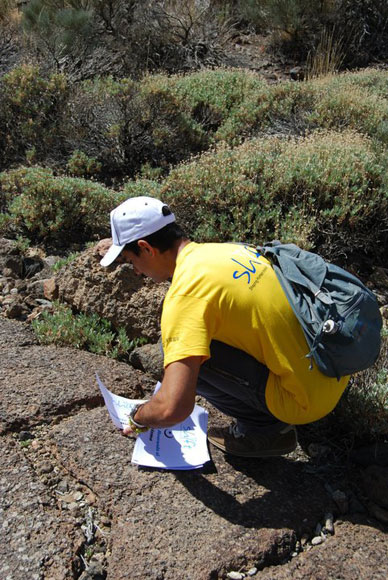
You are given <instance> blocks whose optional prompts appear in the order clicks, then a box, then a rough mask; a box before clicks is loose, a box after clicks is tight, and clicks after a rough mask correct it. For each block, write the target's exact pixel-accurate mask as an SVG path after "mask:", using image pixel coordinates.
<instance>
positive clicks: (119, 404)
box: [96, 373, 144, 429]
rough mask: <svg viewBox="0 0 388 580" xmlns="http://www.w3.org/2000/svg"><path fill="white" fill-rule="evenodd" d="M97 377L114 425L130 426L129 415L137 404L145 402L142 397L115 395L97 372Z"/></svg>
mask: <svg viewBox="0 0 388 580" xmlns="http://www.w3.org/2000/svg"><path fill="white" fill-rule="evenodd" d="M96 379H97V383H98V386H99V387H100V390H101V393H102V396H103V397H104V401H105V405H106V406H107V409H108V411H109V415H110V417H111V419H112V421H113V423H114V425H115V426H116V427H117V428H118V429H124V427H128V417H129V415H130V413H131V411H132V409H133V408H134V407H135V405H138V404H139V403H144V401H143V400H142V399H126V398H125V397H120V395H115V394H114V393H111V391H108V389H107V388H106V386H105V385H104V383H103V382H102V381H101V379H100V377H99V376H98V374H97V373H96Z"/></svg>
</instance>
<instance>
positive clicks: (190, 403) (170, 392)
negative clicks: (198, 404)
mask: <svg viewBox="0 0 388 580" xmlns="http://www.w3.org/2000/svg"><path fill="white" fill-rule="evenodd" d="M201 362H202V357H201V356H191V357H188V358H185V359H182V360H180V361H176V362H174V363H171V364H170V365H168V367H167V368H166V370H165V374H164V379H163V382H162V386H161V387H160V389H159V391H158V392H157V393H156V394H155V395H154V396H153V397H152V398H151V400H150V401H148V403H145V404H144V405H142V406H141V407H140V408H139V410H138V411H137V413H136V415H135V417H134V419H135V421H136V422H137V423H139V424H140V425H146V426H147V427H154V428H158V427H172V426H173V425H176V424H177V423H181V421H184V420H185V419H186V418H187V417H188V416H189V415H190V414H191V412H192V410H193V408H194V404H195V392H196V387H197V379H198V373H199V369H200V366H201ZM123 433H124V435H134V434H135V433H134V431H133V429H132V428H131V426H130V425H128V426H127V427H125V429H124V430H123Z"/></svg>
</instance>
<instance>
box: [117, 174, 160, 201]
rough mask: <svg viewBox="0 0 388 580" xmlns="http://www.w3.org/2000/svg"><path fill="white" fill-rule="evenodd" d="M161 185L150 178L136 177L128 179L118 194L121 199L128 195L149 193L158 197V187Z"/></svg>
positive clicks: (134, 195) (126, 197)
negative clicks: (131, 179)
mask: <svg viewBox="0 0 388 580" xmlns="http://www.w3.org/2000/svg"><path fill="white" fill-rule="evenodd" d="M161 187H162V185H161V183H159V182H157V181H153V180H152V179H136V180H133V181H128V182H127V183H126V184H125V185H124V187H123V190H122V192H121V193H120V195H122V197H123V201H124V200H125V199H128V198H129V197H138V196H140V195H149V196H150V197H160V189H161Z"/></svg>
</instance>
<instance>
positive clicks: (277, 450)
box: [208, 424, 297, 457]
mask: <svg viewBox="0 0 388 580" xmlns="http://www.w3.org/2000/svg"><path fill="white" fill-rule="evenodd" d="M208 440H209V441H210V443H211V444H212V445H214V446H215V447H218V449H221V450H222V451H225V453H230V455H237V456H238V457H274V456H276V455H285V454H286V453H291V451H294V449H295V448H296V443H297V438H296V429H295V427H294V425H287V426H286V427H284V428H283V429H282V430H281V431H279V432H278V433H276V434H274V435H262V434H260V433H257V432H256V433H251V434H248V435H244V434H243V433H241V431H239V429H238V427H237V425H236V424H232V425H230V426H229V427H224V428H219V427H212V428H210V429H209V433H208Z"/></svg>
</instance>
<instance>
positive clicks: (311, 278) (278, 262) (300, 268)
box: [257, 241, 382, 379]
mask: <svg viewBox="0 0 388 580" xmlns="http://www.w3.org/2000/svg"><path fill="white" fill-rule="evenodd" d="M257 251H258V252H260V253H261V254H262V255H263V256H265V257H266V258H267V259H268V260H269V261H270V262H271V264H272V267H273V269H274V270H275V272H276V275H277V277H278V280H279V282H280V284H281V286H282V288H283V290H284V292H285V294H286V296H287V299H288V301H289V303H290V305H291V307H292V309H293V311H294V313H295V315H296V317H297V318H298V320H299V322H300V324H301V325H302V328H303V332H304V334H305V337H306V340H307V343H308V346H309V348H310V352H309V353H308V354H307V355H306V357H307V358H309V359H310V368H312V359H313V358H314V360H315V362H316V364H317V366H318V368H319V370H320V371H321V372H322V373H323V374H324V375H327V376H328V377H336V378H337V379H340V377H343V376H345V375H351V374H353V373H356V372H358V371H362V370H364V369H366V368H368V367H370V366H371V365H373V363H374V362H375V361H376V359H377V357H378V356H379V352H380V345H381V327H382V318H381V314H380V310H379V307H378V304H377V300H376V297H375V296H374V294H373V292H371V291H370V290H369V289H368V288H367V287H366V286H365V285H364V284H363V283H362V282H361V281H360V280H358V279H357V278H356V277H355V276H353V275H352V274H350V273H349V272H346V270H343V269H342V268H340V267H338V266H335V265H333V264H330V263H328V262H326V261H325V260H324V259H323V258H322V257H321V256H318V255H317V254H313V253H312V252H307V251H305V250H302V249H301V248H299V247H298V246H296V245H295V244H281V243H280V242H278V241H273V242H270V243H268V244H266V245H265V246H258V247H257Z"/></svg>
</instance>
